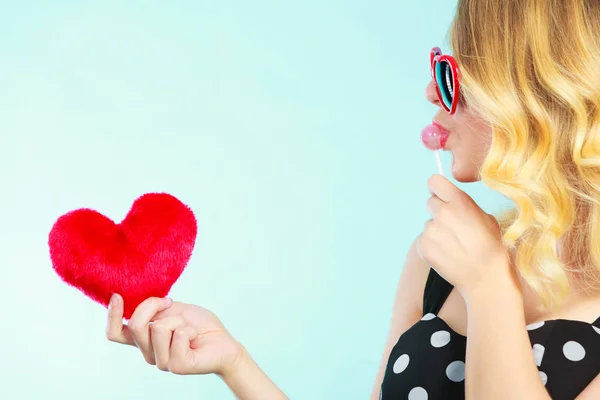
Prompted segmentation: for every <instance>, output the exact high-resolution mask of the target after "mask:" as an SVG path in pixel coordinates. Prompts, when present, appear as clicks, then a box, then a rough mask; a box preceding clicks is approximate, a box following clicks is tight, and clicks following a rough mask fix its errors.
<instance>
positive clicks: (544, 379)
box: [540, 371, 548, 386]
mask: <svg viewBox="0 0 600 400" xmlns="http://www.w3.org/2000/svg"><path fill="white" fill-rule="evenodd" d="M540 378H542V383H543V384H544V386H546V383H548V375H546V373H545V372H542V371H540Z"/></svg>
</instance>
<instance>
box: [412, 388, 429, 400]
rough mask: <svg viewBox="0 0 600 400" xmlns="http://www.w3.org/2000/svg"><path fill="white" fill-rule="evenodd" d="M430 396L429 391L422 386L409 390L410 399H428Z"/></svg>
mask: <svg viewBox="0 0 600 400" xmlns="http://www.w3.org/2000/svg"><path fill="white" fill-rule="evenodd" d="M428 398H429V396H428V395H427V391H426V390H425V389H423V388H422V387H420V386H417V387H416V388H413V389H412V390H411V391H410V392H408V400H427V399H428Z"/></svg>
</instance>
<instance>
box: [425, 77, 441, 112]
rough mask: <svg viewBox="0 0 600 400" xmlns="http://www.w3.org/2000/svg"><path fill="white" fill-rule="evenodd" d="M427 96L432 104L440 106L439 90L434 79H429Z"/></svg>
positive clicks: (426, 89) (426, 90)
mask: <svg viewBox="0 0 600 400" xmlns="http://www.w3.org/2000/svg"><path fill="white" fill-rule="evenodd" d="M425 98H426V99H427V100H428V101H429V102H430V103H432V104H434V105H436V106H438V107H439V106H440V100H439V98H438V95H437V92H436V90H435V81H434V80H433V79H432V80H430V81H429V84H428V85H427V87H426V88H425Z"/></svg>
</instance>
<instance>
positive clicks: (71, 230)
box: [48, 193, 197, 319]
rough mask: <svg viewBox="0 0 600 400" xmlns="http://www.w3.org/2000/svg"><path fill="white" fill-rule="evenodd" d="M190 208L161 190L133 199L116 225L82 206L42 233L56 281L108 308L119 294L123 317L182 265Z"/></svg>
mask: <svg viewBox="0 0 600 400" xmlns="http://www.w3.org/2000/svg"><path fill="white" fill-rule="evenodd" d="M196 233H197V224H196V218H195V217H194V213H193V212H192V210H191V209H190V208H189V207H187V206H186V205H184V204H183V203H181V202H180V201H179V200H178V199H176V198H175V197H173V196H171V195H169V194H166V193H148V194H145V195H143V196H141V197H139V198H138V199H137V200H136V201H135V202H134V203H133V205H132V206H131V209H130V210H129V212H128V213H127V216H126V217H125V219H124V220H123V221H122V222H121V223H118V224H116V223H114V222H113V221H112V220H110V219H109V218H107V217H105V216H104V215H102V214H100V213H98V212H96V211H94V210H90V209H88V208H82V209H78V210H75V211H71V212H69V213H67V214H65V215H63V216H61V217H60V218H58V220H57V221H56V222H55V223H54V226H53V227H52V230H51V231H50V234H49V236H48V245H49V247H50V258H51V260H52V266H53V268H54V270H55V271H56V273H57V274H58V275H59V276H60V277H61V279H62V280H63V281H64V282H66V283H67V284H69V285H71V286H74V287H76V288H77V289H79V290H80V291H81V292H83V293H84V294H85V295H86V296H88V297H90V298H91V299H92V300H94V301H96V302H98V303H100V304H102V305H104V306H105V307H107V306H108V302H109V300H110V297H111V296H112V294H113V293H118V294H120V295H121V296H123V300H124V302H125V312H124V317H125V318H126V319H129V318H130V317H131V314H132V313H133V311H134V310H135V308H136V307H137V306H138V305H139V304H140V303H141V302H142V301H144V300H145V299H147V298H148V297H165V296H166V295H167V294H168V293H169V291H170V290H171V287H172V286H173V284H174V283H175V282H176V281H177V279H178V278H179V276H180V275H181V273H182V272H183V270H184V268H185V267H186V265H187V263H188V261H189V259H190V257H191V255H192V251H193V249H194V244H195V242H196Z"/></svg>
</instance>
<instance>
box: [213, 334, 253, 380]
mask: <svg viewBox="0 0 600 400" xmlns="http://www.w3.org/2000/svg"><path fill="white" fill-rule="evenodd" d="M235 343H236V348H237V350H236V353H235V354H234V356H233V357H231V359H230V361H228V362H226V363H225V364H224V365H223V368H222V369H221V371H219V373H218V374H217V375H219V376H220V377H221V378H222V379H223V380H224V381H225V382H229V381H232V380H234V379H236V377H237V376H240V375H241V374H243V371H244V370H247V369H248V368H249V367H251V366H252V364H253V363H254V360H253V359H252V357H251V356H250V353H248V351H247V350H246V348H245V347H244V346H242V344H241V343H239V342H238V341H236V342H235Z"/></svg>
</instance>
